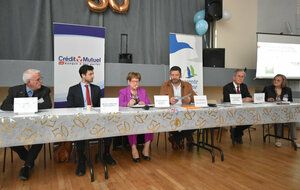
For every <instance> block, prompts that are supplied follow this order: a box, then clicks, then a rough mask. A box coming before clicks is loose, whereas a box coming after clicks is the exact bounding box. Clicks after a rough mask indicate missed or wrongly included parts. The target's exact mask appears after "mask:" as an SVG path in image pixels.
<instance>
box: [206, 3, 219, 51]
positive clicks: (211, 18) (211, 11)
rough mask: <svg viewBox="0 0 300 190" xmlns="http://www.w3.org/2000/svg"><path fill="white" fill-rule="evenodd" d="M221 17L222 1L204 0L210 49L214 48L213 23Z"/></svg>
mask: <svg viewBox="0 0 300 190" xmlns="http://www.w3.org/2000/svg"><path fill="white" fill-rule="evenodd" d="M222 16H223V0H205V20H206V21H207V22H208V23H209V30H210V32H211V35H210V39H211V40H210V44H211V45H210V47H211V48H213V47H214V36H215V34H214V33H215V22H216V21H217V20H220V19H221V18H222Z"/></svg>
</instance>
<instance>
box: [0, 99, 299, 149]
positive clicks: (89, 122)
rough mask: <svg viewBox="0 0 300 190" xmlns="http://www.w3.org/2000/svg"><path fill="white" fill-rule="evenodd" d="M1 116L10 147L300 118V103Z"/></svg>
mask: <svg viewBox="0 0 300 190" xmlns="http://www.w3.org/2000/svg"><path fill="white" fill-rule="evenodd" d="M189 108H192V107H189ZM0 119H1V122H0V147H9V146H16V145H28V144H39V143H48V142H58V141H74V140H81V139H95V138H103V137H112V136H120V135H128V134H143V133H156V132H163V131H174V130H186V129H197V128H210V127H222V126H231V125H254V124H266V123H288V122H299V121H300V104H299V103H298V104H297V103H292V104H291V105H276V104H275V103H265V104H243V105H240V106H231V105H229V104H220V105H218V107H216V108H200V109H186V108H183V107H171V108H169V109H156V108H151V109H150V110H144V109H141V108H138V109H137V108H124V107H123V108H120V112H116V113H100V108H98V109H93V110H92V111H86V110H83V109H82V108H68V109H48V110H42V111H39V112H38V113H36V114H31V115H17V114H14V113H13V112H0Z"/></svg>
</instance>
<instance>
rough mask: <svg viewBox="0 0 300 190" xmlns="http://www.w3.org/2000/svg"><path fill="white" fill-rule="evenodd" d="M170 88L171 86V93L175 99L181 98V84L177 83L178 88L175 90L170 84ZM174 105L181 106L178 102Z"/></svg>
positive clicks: (180, 102) (179, 101)
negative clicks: (172, 92)
mask: <svg viewBox="0 0 300 190" xmlns="http://www.w3.org/2000/svg"><path fill="white" fill-rule="evenodd" d="M172 86H173V91H174V97H175V98H176V99H177V98H181V83H179V86H178V87H177V88H176V87H175V86H174V85H173V83H172ZM176 104H182V101H181V100H178V102H177V103H176Z"/></svg>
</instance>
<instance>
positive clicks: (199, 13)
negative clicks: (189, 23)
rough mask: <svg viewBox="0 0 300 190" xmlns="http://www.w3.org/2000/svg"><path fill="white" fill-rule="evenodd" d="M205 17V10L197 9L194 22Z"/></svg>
mask: <svg viewBox="0 0 300 190" xmlns="http://www.w3.org/2000/svg"><path fill="white" fill-rule="evenodd" d="M204 18H205V10H201V11H198V12H197V13H196V14H195V15H194V23H195V24H196V23H197V22H198V21H199V20H203V19H204Z"/></svg>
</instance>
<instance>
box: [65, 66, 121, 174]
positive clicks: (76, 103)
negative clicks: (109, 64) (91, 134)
mask: <svg viewBox="0 0 300 190" xmlns="http://www.w3.org/2000/svg"><path fill="white" fill-rule="evenodd" d="M79 74H80V77H81V82H80V83H79V84H77V85H75V86H72V87H70V88H69V92H68V96H67V106H68V107H88V106H93V107H100V98H101V90H100V87H99V86H97V85H93V84H91V82H93V80H94V67H92V66H90V65H83V66H81V67H80V69H79ZM111 141H112V138H105V139H104V146H105V148H104V155H103V159H104V160H105V161H106V163H108V164H109V165H115V164H116V161H115V160H114V159H113V158H112V156H111V155H110V153H109V151H110V145H111ZM84 145H85V140H82V141H77V142H76V146H77V152H78V165H77V169H76V172H75V173H76V175H78V176H82V175H84V174H85V163H86V157H85V155H84V152H85V146H84ZM86 154H88V153H86Z"/></svg>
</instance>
